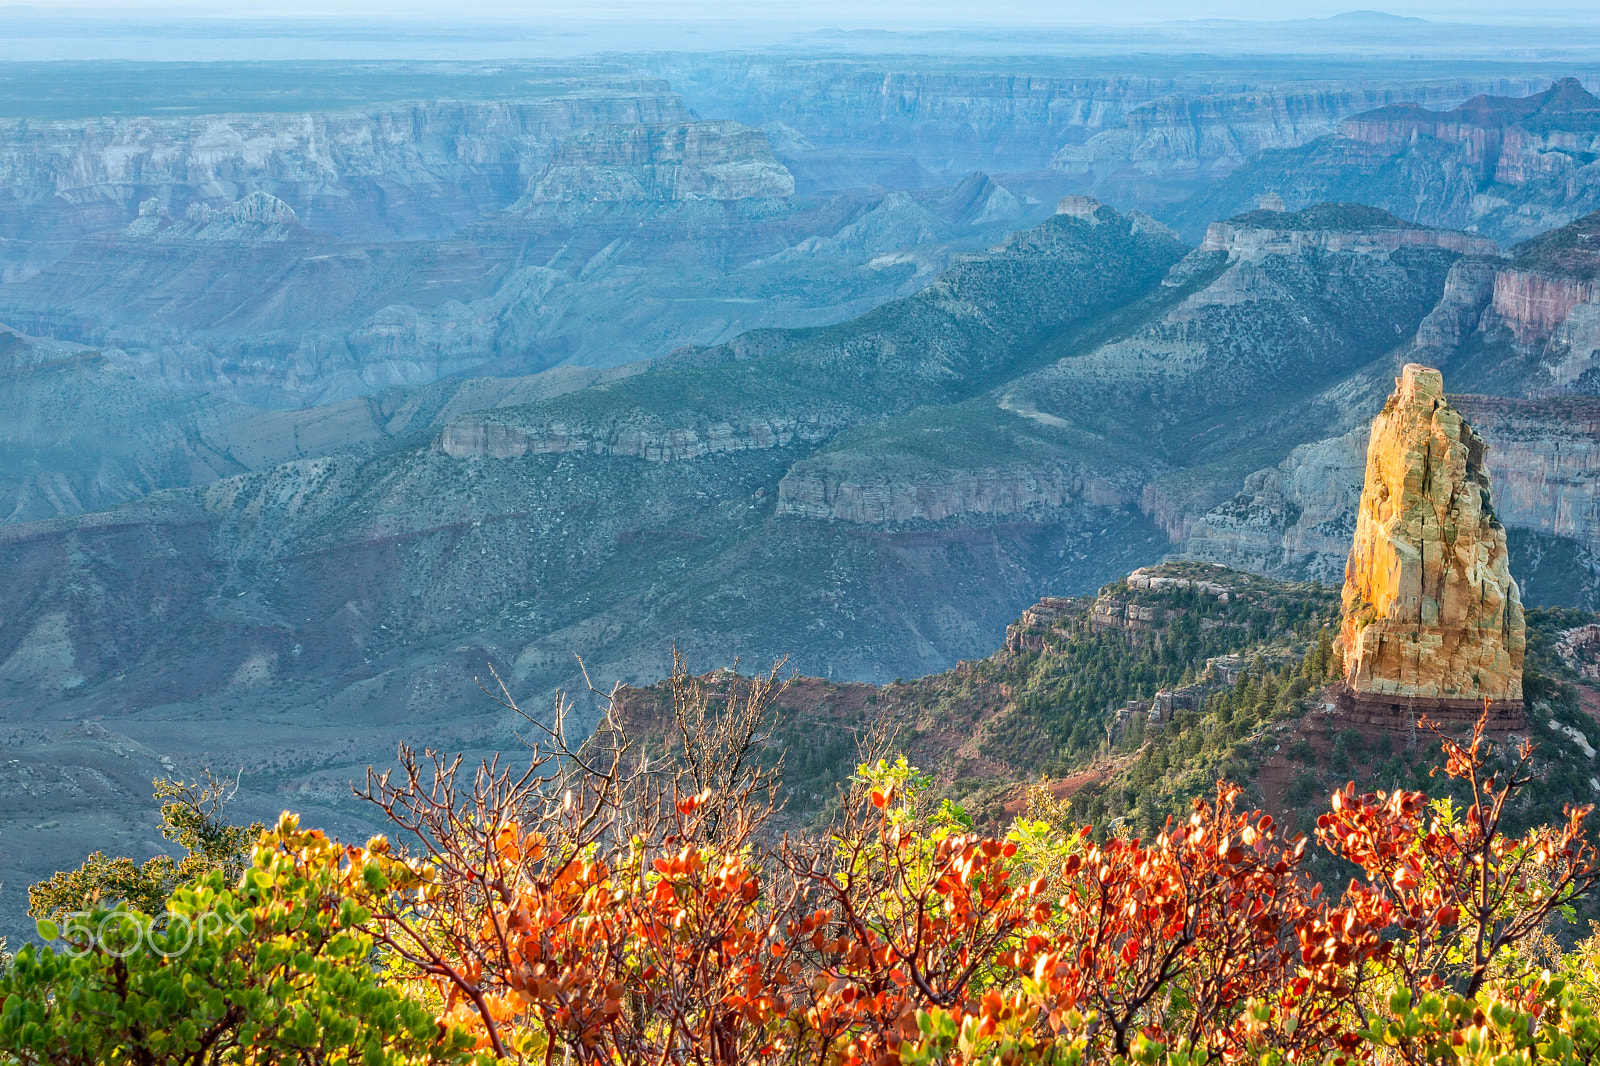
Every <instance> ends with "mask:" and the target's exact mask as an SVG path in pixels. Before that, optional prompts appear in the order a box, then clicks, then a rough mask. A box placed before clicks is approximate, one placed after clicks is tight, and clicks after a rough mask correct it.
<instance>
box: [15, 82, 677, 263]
mask: <svg viewBox="0 0 1600 1066" xmlns="http://www.w3.org/2000/svg"><path fill="white" fill-rule="evenodd" d="M688 117H689V115H688V113H687V111H686V110H685V109H684V107H683V103H682V101H681V100H680V99H679V97H678V96H677V95H676V94H674V93H672V92H671V91H670V90H669V88H668V87H667V85H666V84H665V83H663V82H654V81H636V82H622V83H619V84H616V85H613V86H607V85H605V84H604V83H601V84H599V85H596V86H595V87H593V88H589V89H576V88H574V89H571V90H570V91H568V92H566V93H564V94H562V95H559V96H556V97H552V98H548V99H533V100H528V101H525V102H516V103H513V102H471V101H454V102H446V101H441V102H431V103H422V102H418V103H405V104H393V105H385V106H380V107H374V108H370V109H362V110H340V111H319V112H307V113H301V114H294V113H285V114H231V115H229V114H223V115H206V116H202V117H195V118H156V117H140V118H103V119H92V120H84V121H57V122H30V121H23V120H9V121H0V237H7V238H13V239H16V238H28V237H52V238H57V239H59V238H62V237H72V236H78V235H82V234H85V233H90V232H96V231H105V230H109V229H113V228H117V227H121V226H123V225H125V224H126V223H128V222H130V221H132V220H133V219H134V218H135V217H137V212H138V210H139V205H140V204H141V203H144V202H145V201H147V200H151V199H154V200H155V201H156V202H157V203H158V204H159V205H160V206H161V207H163V208H164V209H166V210H167V211H169V212H170V213H171V214H173V215H178V216H181V215H183V214H184V212H185V211H186V210H187V208H188V205H189V204H191V203H201V204H206V205H209V206H212V207H216V206H219V205H223V204H230V203H233V202H235V201H237V200H239V199H241V198H243V197H244V196H245V195H247V194H249V193H251V192H267V193H271V194H273V195H274V196H276V197H278V198H279V199H281V200H283V201H285V202H286V203H288V204H289V205H290V206H291V207H293V208H294V210H295V212H296V213H297V214H298V215H299V217H300V220H301V221H302V222H303V223H304V224H305V225H306V226H307V227H309V228H311V229H313V230H315V231H318V232H323V233H329V234H335V235H338V236H342V237H350V238H357V239H393V238H396V237H401V238H412V237H427V236H440V235H444V234H448V233H450V232H452V231H454V230H456V229H458V228H459V227H460V226H462V225H465V224H467V223H470V222H473V221H476V220H477V219H479V218H481V217H483V216H484V215H486V214H490V213H492V212H494V211H496V210H499V209H500V208H502V207H504V206H505V205H507V204H509V203H511V202H512V201H513V200H515V199H516V198H517V196H518V195H520V194H521V193H522V192H523V191H524V189H525V188H526V187H527V185H528V182H529V181H530V180H531V179H532V178H534V177H536V176H537V175H538V173H539V172H540V171H541V170H542V169H543V168H544V166H545V165H546V164H547V163H548V162H549V160H550V158H551V157H552V155H553V154H554V152H555V149H556V146H557V145H558V144H559V143H560V141H561V140H562V139H564V138H565V137H567V136H569V135H570V134H572V133H573V132H574V131H576V130H579V129H582V128H584V127H588V126H594V125H599V124H616V123H664V122H681V121H684V120H686V119H687V118H688Z"/></svg>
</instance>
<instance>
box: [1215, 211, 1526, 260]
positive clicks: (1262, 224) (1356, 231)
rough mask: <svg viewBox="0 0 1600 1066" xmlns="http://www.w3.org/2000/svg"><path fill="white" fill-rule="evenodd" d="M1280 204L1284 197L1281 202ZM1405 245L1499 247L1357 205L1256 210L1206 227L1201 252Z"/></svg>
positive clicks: (1488, 251) (1243, 255) (1238, 254)
mask: <svg viewBox="0 0 1600 1066" xmlns="http://www.w3.org/2000/svg"><path fill="white" fill-rule="evenodd" d="M1280 203H1281V201H1280ZM1400 248H1443V249H1445V250H1446V251H1450V252H1468V253H1475V254H1479V255H1493V254H1495V253H1496V252H1498V251H1499V250H1500V247H1499V245H1497V244H1496V243H1495V242H1494V241H1492V240H1489V239H1487V238H1485V237H1474V236H1472V235H1471V234H1468V233H1457V232H1455V231H1453V230H1442V229H1430V228H1428V227H1426V226H1418V225H1413V224H1410V223H1405V222H1401V221H1400V220H1399V219H1397V218H1395V217H1394V216H1393V215H1390V214H1388V213H1387V212H1385V211H1380V210H1378V209H1376V208H1371V207H1363V206H1360V205H1358V204H1322V205H1320V206H1318V207H1315V208H1311V209H1308V210H1305V211H1298V212H1295V213H1293V214H1289V213H1286V212H1284V211H1283V210H1282V209H1281V208H1257V209H1256V210H1254V211H1250V212H1248V213H1246V214H1244V215H1240V216H1239V217H1237V218H1232V219H1229V220H1228V221H1226V222H1213V223H1211V225H1210V226H1209V227H1207V228H1206V239H1205V240H1204V241H1203V242H1202V243H1201V245H1200V250H1201V251H1202V252H1227V253H1228V256H1229V258H1231V259H1246V260H1251V261H1254V260H1259V259H1262V258H1264V257H1265V256H1268V255H1298V254H1300V253H1302V252H1306V251H1310V250H1312V249H1320V250H1322V251H1325V252H1373V253H1387V252H1394V251H1397V250H1398V249H1400Z"/></svg>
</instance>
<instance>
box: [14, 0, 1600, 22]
mask: <svg viewBox="0 0 1600 1066" xmlns="http://www.w3.org/2000/svg"><path fill="white" fill-rule="evenodd" d="M1358 6H1359V5H1358V4H1357V5H1352V4H1351V3H1350V0H1284V2H1283V3H1278V4H1273V5H1263V4H1262V3H1260V2H1259V0H1209V2H1206V3H1202V4H1195V3H1190V2H1185V0H1132V2H1130V3H1124V4H1118V5H1106V4H1100V3H1092V2H1086V0H1066V2H1053V0H996V2H994V3H989V4H985V5H982V6H981V7H975V6H974V5H972V4H970V3H967V2H965V0H869V2H865V3H856V2H852V0H581V2H579V3H576V4H574V3H570V2H558V0H521V2H507V0H464V2H462V3H457V4H452V5H450V6H449V8H448V9H445V8H443V7H442V6H441V5H440V4H439V3H437V0H334V2H327V3H324V2H318V0H267V2H264V3H252V4H243V3H239V2H237V0H223V2H218V0H163V2H161V3H148V2H144V0H32V2H30V3H23V4H12V5H0V14H4V15H7V16H9V17H13V18H18V17H20V18H30V17H42V18H49V17H51V16H66V17H73V18H88V19H91V20H93V19H96V17H100V18H111V19H117V20H133V21H143V20H162V19H168V18H180V19H201V20H212V19H216V20H264V19H309V20H313V21H315V22H323V23H326V22H339V21H359V22H366V23H371V24H374V25H382V24H390V25H397V24H403V23H444V22H455V23H467V22H497V23H513V24H538V23H541V22H552V21H555V22H574V21H580V22H581V21H609V20H640V21H651V22H692V21H707V22H740V23H763V22H769V23H776V24H781V25H787V26H797V25H809V26H819V27H821V26H837V27H865V26H882V27H885V28H888V27H896V28H906V27H932V26H951V25H996V24H1005V23H1011V24H1017V25H1052V26H1080V25H1081V26H1138V25H1149V24H1152V23H1163V22H1180V23H1193V22H1200V21H1206V20H1218V19H1220V20H1237V21H1241V22H1248V23H1273V22H1282V21H1287V20H1297V19H1328V18H1333V17H1337V16H1347V17H1348V16H1350V15H1351V14H1352V11H1353V8H1356V7H1358ZM1356 13H1357V14H1365V15H1375V14H1382V15H1389V16H1394V17H1397V18H1409V19H1424V20H1427V21H1429V22H1434V23H1443V24H1451V23H1456V24H1459V23H1484V24H1501V25H1540V24H1552V23H1587V22H1591V21H1593V14H1594V8H1593V5H1592V4H1590V3H1585V2H1581V0H1557V2H1540V0H1454V2H1451V3H1447V4H1441V3H1439V2H1437V0H1391V2H1388V3H1385V4H1383V5H1382V7H1381V9H1379V10H1375V11H1359V12H1356ZM1373 21H1374V22H1377V21H1379V20H1378V19H1374V20H1373Z"/></svg>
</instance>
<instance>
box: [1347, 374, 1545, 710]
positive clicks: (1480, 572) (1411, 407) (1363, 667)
mask: <svg viewBox="0 0 1600 1066" xmlns="http://www.w3.org/2000/svg"><path fill="white" fill-rule="evenodd" d="M1486 452H1487V447H1486V446H1485V444H1484V443H1483V441H1482V439H1481V438H1479V437H1478V435H1477V434H1476V433H1474V432H1473V430H1472V427H1471V426H1469V425H1468V424H1467V423H1466V422H1465V421H1463V420H1462V418H1461V415H1460V414H1459V413H1457V411H1456V410H1455V408H1454V407H1452V406H1450V404H1449V402H1448V401H1447V400H1446V399H1445V396H1444V378H1443V376H1442V375H1441V374H1440V373H1439V371H1437V370H1434V369H1431V368H1429V367H1425V366H1420V365H1418V364H1416V363H1410V364H1407V365H1406V367H1405V369H1404V371H1403V372H1402V376H1401V377H1400V379H1399V380H1398V381H1397V382H1396V389H1395V392H1394V395H1393V396H1391V397H1390V398H1389V402H1388V403H1386V404H1385V405H1384V408H1383V411H1382V413H1380V414H1379V415H1378V417H1377V418H1376V419H1375V420H1374V421H1373V423H1372V440H1371V444H1370V445H1369V446H1368V448H1367V477H1366V485H1365V487H1364V488H1363V489H1362V492H1361V509H1360V512H1359V514H1358V516H1357V518H1356V532H1355V541H1354V543H1353V544H1352V545H1351V547H1350V560H1349V562H1348V563H1347V564H1346V566H1345V580H1344V624H1343V626H1342V628H1341V630H1340V634H1339V641H1340V645H1341V647H1342V649H1343V654H1344V664H1345V676H1346V679H1347V680H1348V681H1349V684H1350V687H1351V689H1352V690H1353V692H1354V694H1355V695H1356V696H1357V697H1358V698H1360V697H1379V698H1382V697H1402V698H1416V699H1419V700H1421V699H1433V700H1443V701H1455V700H1480V701H1481V700H1483V699H1493V700H1520V699H1521V698H1522V655H1523V648H1524V644H1525V640H1526V638H1525V631H1524V628H1523V617H1522V600H1521V597H1520V595H1519V594H1518V591H1517V583H1516V581H1515V580H1514V579H1513V578H1512V577H1511V573H1510V570H1509V569H1508V565H1507V564H1508V558H1507V553H1506V531H1505V528H1504V527H1503V526H1501V524H1500V522H1499V520H1498V519H1497V518H1496V517H1495V514H1494V509H1493V504H1492V502H1491V499H1490V494H1489V477H1488V473H1487V471H1486V470H1485V468H1484V457H1485V453H1486Z"/></svg>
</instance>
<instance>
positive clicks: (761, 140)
mask: <svg viewBox="0 0 1600 1066" xmlns="http://www.w3.org/2000/svg"><path fill="white" fill-rule="evenodd" d="M793 193H794V177H793V176H792V175H791V174H790V173H789V172H788V171H787V170H785V169H784V168H783V166H782V164H780V163H779V162H778V161H777V160H776V159H774V158H773V157H772V151H771V149H770V148H769V147H768V144H767V136H766V134H764V133H763V132H761V131H760V130H758V129H751V128H750V127H748V126H742V125H740V124H739V123H737V122H726V121H724V122H687V123H678V124H675V125H666V126H652V125H634V126H622V127H617V126H600V127H591V128H588V129H584V130H580V131H578V132H577V133H575V134H573V135H572V136H570V137H568V138H567V139H566V140H565V141H563V142H562V143H561V146H560V147H559V148H558V149H557V150H556V153H555V157H554V158H553V159H551V160H550V165H549V167H548V168H546V170H545V171H544V173H543V174H541V175H540V176H539V178H538V180H537V181H535V182H534V184H533V185H532V187H531V188H530V189H529V190H528V196H527V200H528V202H530V203H551V202H556V203H561V202H568V201H591V202H600V203H605V202H610V201H629V200H646V201H650V200H689V199H696V198H704V199H709V200H743V199H752V198H756V199H759V198H782V197H786V196H789V195H792V194H793Z"/></svg>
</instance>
